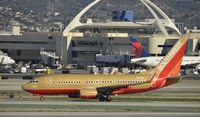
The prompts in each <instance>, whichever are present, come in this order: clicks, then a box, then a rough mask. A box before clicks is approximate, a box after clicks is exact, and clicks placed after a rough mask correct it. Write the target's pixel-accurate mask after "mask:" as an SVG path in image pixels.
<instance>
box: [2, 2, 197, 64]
mask: <svg viewBox="0 0 200 117" xmlns="http://www.w3.org/2000/svg"><path fill="white" fill-rule="evenodd" d="M140 1H141V3H143V4H144V5H145V6H146V7H147V9H148V10H149V11H150V12H151V13H152V15H153V16H154V18H155V19H145V20H143V21H137V22H136V21H134V15H133V12H132V11H130V10H125V11H122V12H120V13H119V12H114V11H113V18H112V20H109V21H106V22H95V21H93V19H92V18H88V19H87V21H85V22H81V21H80V18H81V17H82V16H83V15H84V14H85V13H86V12H87V11H88V10H90V9H91V8H92V7H93V6H94V5H97V4H98V3H99V2H101V0H95V1H94V2H92V3H91V4H89V5H88V6H86V7H85V8H84V9H83V10H82V11H81V12H80V13H79V14H78V15H77V16H76V17H75V18H74V19H73V20H72V21H71V23H69V25H68V26H67V27H66V29H65V30H64V32H63V33H58V32H49V33H43V32H23V33H22V32H20V27H19V26H17V25H13V30H12V33H5V32H0V49H1V50H2V51H3V52H4V53H8V55H9V56H10V57H12V58H13V59H14V60H15V61H27V62H28V61H32V62H33V63H38V62H40V61H41V58H42V55H46V56H48V57H49V60H48V62H53V64H55V59H56V61H59V62H60V63H61V64H63V65H66V64H79V65H83V66H89V65H96V64H97V60H96V55H97V54H102V55H113V54H116V55H130V56H132V47H131V44H130V40H129V37H130V36H135V37H138V39H139V41H140V42H141V43H142V45H143V46H144V47H145V49H146V50H147V51H148V52H149V53H150V54H151V55H153V56H161V55H162V56H163V55H165V54H166V53H167V52H168V51H169V50H170V49H171V47H172V46H173V45H174V44H175V42H176V41H177V39H178V38H179V36H180V35H181V33H180V31H179V29H178V28H177V27H176V26H175V22H174V21H173V20H171V19H170V18H169V17H168V16H167V15H166V14H165V13H164V12H163V11H162V10H161V9H159V8H158V7H157V6H156V5H155V4H153V3H152V2H150V1H149V0H140ZM156 13H159V15H157V14H156ZM160 15H161V16H162V17H163V18H159V16H160ZM198 44H199V42H198V40H190V41H189V42H188V49H187V54H193V53H194V52H197V53H198V50H199V48H198ZM44 52H46V54H44ZM42 53H43V54H42ZM114 58H116V57H114Z"/></svg>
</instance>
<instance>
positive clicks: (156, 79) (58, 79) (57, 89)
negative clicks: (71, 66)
mask: <svg viewBox="0 0 200 117" xmlns="http://www.w3.org/2000/svg"><path fill="white" fill-rule="evenodd" d="M187 40H188V35H184V36H182V37H181V38H180V39H179V40H178V41H177V43H176V44H175V46H174V47H173V48H172V49H171V50H170V52H169V53H168V54H167V56H166V57H164V59H163V60H162V61H161V62H160V63H159V65H158V66H157V67H156V68H154V69H152V70H149V71H146V72H143V73H139V74H136V75H89V74H88V75H83V74H82V75H80V74H68V75H49V76H42V77H39V78H36V79H33V80H32V81H30V82H29V83H27V84H24V85H23V86H22V89H23V90H25V91H27V92H30V93H32V94H33V95H34V96H41V100H43V99H44V98H43V95H68V96H69V97H72V98H83V99H99V100H100V101H111V95H116V94H117V95H119V94H130V93H142V92H146V91H150V90H155V89H159V88H163V87H166V86H169V85H172V84H175V83H177V82H179V81H180V80H181V79H182V77H181V76H179V70H180V67H181V63H182V58H183V56H184V52H185V48H186V42H187Z"/></svg>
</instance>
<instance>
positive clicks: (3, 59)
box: [0, 53, 15, 65]
mask: <svg viewBox="0 0 200 117" xmlns="http://www.w3.org/2000/svg"><path fill="white" fill-rule="evenodd" d="M14 63H15V60H13V59H12V58H10V57H9V56H7V55H6V54H4V53H1V54H0V65H10V64H14Z"/></svg>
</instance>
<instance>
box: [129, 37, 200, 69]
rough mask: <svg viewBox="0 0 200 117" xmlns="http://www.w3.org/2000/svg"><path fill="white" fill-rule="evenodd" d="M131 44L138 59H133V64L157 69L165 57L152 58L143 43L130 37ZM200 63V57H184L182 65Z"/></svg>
mask: <svg viewBox="0 0 200 117" xmlns="http://www.w3.org/2000/svg"><path fill="white" fill-rule="evenodd" d="M130 40H131V44H132V46H133V52H134V54H135V57H136V58H133V59H131V62H132V63H135V64H139V65H144V66H151V67H156V66H157V65H158V64H159V63H160V61H161V60H162V59H163V58H164V57H163V56H150V55H149V53H148V52H147V51H146V50H145V49H144V48H143V47H142V45H141V43H140V42H139V41H138V40H137V38H135V37H130ZM199 63H200V56H184V57H183V62H182V64H181V65H183V66H186V65H193V64H199Z"/></svg>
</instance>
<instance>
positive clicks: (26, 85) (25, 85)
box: [22, 83, 28, 91]
mask: <svg viewBox="0 0 200 117" xmlns="http://www.w3.org/2000/svg"><path fill="white" fill-rule="evenodd" d="M22 89H23V90H24V91H27V90H28V83H27V84H24V85H22Z"/></svg>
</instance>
